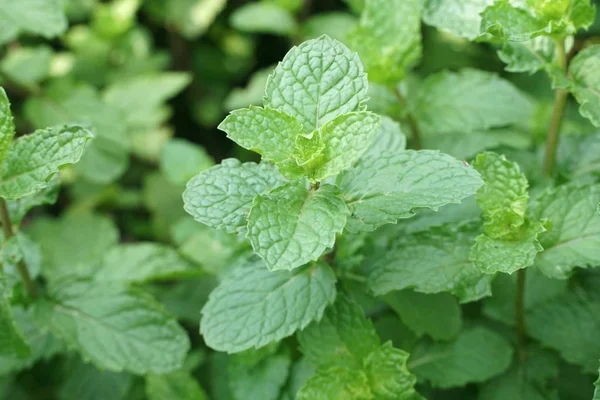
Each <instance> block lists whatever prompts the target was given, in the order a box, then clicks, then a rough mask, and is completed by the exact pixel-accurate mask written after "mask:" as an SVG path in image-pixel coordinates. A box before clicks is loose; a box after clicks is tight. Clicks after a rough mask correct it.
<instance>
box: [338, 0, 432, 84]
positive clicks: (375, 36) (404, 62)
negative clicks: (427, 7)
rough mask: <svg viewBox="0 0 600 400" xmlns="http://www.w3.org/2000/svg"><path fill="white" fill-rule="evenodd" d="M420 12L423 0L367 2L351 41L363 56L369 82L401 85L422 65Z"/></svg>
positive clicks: (369, 0) (352, 45)
mask: <svg viewBox="0 0 600 400" xmlns="http://www.w3.org/2000/svg"><path fill="white" fill-rule="evenodd" d="M420 11H421V4H420V1H419V0H405V1H402V2H396V1H393V0H366V1H365V8H364V9H363V11H362V13H361V18H360V21H359V24H358V27H357V29H356V30H355V31H354V32H352V33H351V34H350V35H349V36H350V39H349V41H350V43H351V47H352V48H353V49H354V50H356V51H358V53H359V54H360V56H361V59H362V61H363V63H364V64H365V69H366V70H367V72H368V73H369V80H372V81H373V82H380V83H388V84H393V83H397V82H398V81H400V80H402V78H404V76H405V74H406V71H407V70H408V68H409V67H412V66H413V65H414V64H416V63H417V62H418V61H419V59H420V57H421V53H422V48H421V15H420V14H421V13H420ZM398 38H402V40H398ZM381 49H385V50H384V51H381Z"/></svg>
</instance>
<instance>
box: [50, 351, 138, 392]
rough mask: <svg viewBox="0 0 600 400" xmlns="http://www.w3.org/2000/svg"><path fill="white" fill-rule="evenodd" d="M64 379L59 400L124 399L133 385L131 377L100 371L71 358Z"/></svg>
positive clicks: (76, 358)
mask: <svg viewBox="0 0 600 400" xmlns="http://www.w3.org/2000/svg"><path fill="white" fill-rule="evenodd" d="M65 375H66V379H65V381H64V382H63V384H62V385H61V388H60V390H59V392H58V398H59V399H61V400H69V399H79V400H102V399H119V400H120V399H125V398H126V397H125V396H127V393H128V391H129V390H130V389H131V386H132V384H133V378H134V377H133V375H131V374H128V373H125V372H110V371H101V370H99V369H97V368H96V367H94V366H93V365H92V364H86V363H84V362H83V361H81V360H80V358H79V357H77V356H75V357H72V358H71V359H70V360H69V362H67V363H66V365H65Z"/></svg>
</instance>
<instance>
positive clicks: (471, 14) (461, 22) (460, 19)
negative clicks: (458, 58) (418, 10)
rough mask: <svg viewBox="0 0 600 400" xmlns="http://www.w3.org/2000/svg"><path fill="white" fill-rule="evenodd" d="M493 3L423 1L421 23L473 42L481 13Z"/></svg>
mask: <svg viewBox="0 0 600 400" xmlns="http://www.w3.org/2000/svg"><path fill="white" fill-rule="evenodd" d="M493 3H494V0H425V5H424V8H423V21H425V23H426V24H428V25H431V26H435V27H436V28H438V29H441V30H443V31H447V32H450V33H453V34H455V35H457V36H462V37H465V38H467V39H469V40H473V39H475V38H476V37H477V36H479V27H480V25H481V17H480V14H481V12H482V11H483V10H484V9H485V8H486V7H487V6H489V5H491V4H493Z"/></svg>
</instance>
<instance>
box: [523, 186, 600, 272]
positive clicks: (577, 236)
mask: <svg viewBox="0 0 600 400" xmlns="http://www.w3.org/2000/svg"><path fill="white" fill-rule="evenodd" d="M598 199H600V186H597V185H587V186H577V185H574V184H571V185H564V186H560V187H558V188H556V189H552V190H547V191H546V192H544V193H543V194H542V195H541V196H539V198H537V199H536V200H535V201H534V202H532V204H531V206H530V210H531V212H530V214H531V218H532V219H535V220H543V219H548V220H549V221H550V228H549V229H548V232H545V233H542V234H540V236H539V241H540V243H541V245H542V247H543V248H544V251H543V252H542V253H540V254H539V255H538V256H537V258H536V261H535V266H536V267H537V268H539V269H540V270H541V271H542V272H543V273H544V274H545V275H547V276H549V277H551V278H558V279H565V278H567V277H568V276H569V275H570V274H571V272H572V270H573V269H574V268H575V267H586V266H596V265H598V262H599V261H600V253H599V252H598V249H599V248H600V215H598V213H597V207H598Z"/></svg>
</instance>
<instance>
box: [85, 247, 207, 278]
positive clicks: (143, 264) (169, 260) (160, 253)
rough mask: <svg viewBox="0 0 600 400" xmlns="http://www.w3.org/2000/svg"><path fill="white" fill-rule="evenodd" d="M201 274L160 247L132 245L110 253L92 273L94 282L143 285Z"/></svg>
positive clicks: (169, 250) (174, 254) (171, 252)
mask: <svg viewBox="0 0 600 400" xmlns="http://www.w3.org/2000/svg"><path fill="white" fill-rule="evenodd" d="M200 273H201V270H200V269H198V268H196V267H195V266H194V265H193V264H191V263H190V262H188V261H187V260H185V259H184V258H183V257H181V256H180V255H179V254H178V253H177V252H176V251H175V250H174V249H172V248H171V247H169V246H166V245H163V244H159V243H150V242H148V243H131V244H122V245H120V246H115V247H113V248H111V249H110V250H108V252H106V254H105V255H104V258H103V259H102V263H101V265H100V266H99V267H98V268H97V269H95V270H94V271H93V279H94V280H95V281H107V282H111V281H112V282H135V283H144V282H149V281H154V280H165V279H175V278H181V277H189V276H194V275H199V274H200Z"/></svg>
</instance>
